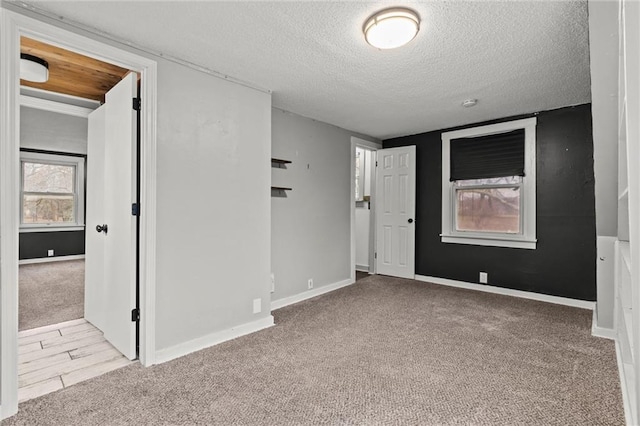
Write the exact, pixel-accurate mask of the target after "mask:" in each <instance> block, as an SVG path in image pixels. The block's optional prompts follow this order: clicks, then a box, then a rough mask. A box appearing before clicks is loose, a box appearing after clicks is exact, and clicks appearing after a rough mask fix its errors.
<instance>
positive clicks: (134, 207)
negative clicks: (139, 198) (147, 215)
mask: <svg viewBox="0 0 640 426" xmlns="http://www.w3.org/2000/svg"><path fill="white" fill-rule="evenodd" d="M131 216H140V204H138V203H133V204H131Z"/></svg>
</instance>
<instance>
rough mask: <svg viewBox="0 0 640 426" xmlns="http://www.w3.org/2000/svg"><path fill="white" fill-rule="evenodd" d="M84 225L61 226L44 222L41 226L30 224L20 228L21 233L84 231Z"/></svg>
mask: <svg viewBox="0 0 640 426" xmlns="http://www.w3.org/2000/svg"><path fill="white" fill-rule="evenodd" d="M84 229H85V226H84V225H72V226H60V225H47V224H42V225H40V226H37V227H36V226H30V227H28V228H20V233H21V234H29V233H31V232H65V231H84Z"/></svg>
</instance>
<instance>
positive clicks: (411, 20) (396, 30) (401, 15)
mask: <svg viewBox="0 0 640 426" xmlns="http://www.w3.org/2000/svg"><path fill="white" fill-rule="evenodd" d="M419 29H420V17H419V16H418V14H417V13H416V12H414V11H413V10H411V9H405V8H392V9H385V10H381V11H380V12H378V13H376V14H375V15H373V16H372V17H371V18H369V19H367V22H366V23H365V24H364V27H363V28H362V31H363V32H364V38H365V40H367V43H369V44H370V45H372V46H373V47H377V48H378V49H394V48H396V47H400V46H404V45H405V44H407V43H409V42H410V41H411V40H413V38H414V37H415V36H416V34H418V30H419Z"/></svg>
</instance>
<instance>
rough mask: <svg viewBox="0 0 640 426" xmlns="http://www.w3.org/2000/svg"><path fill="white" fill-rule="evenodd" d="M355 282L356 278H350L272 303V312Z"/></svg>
mask: <svg viewBox="0 0 640 426" xmlns="http://www.w3.org/2000/svg"><path fill="white" fill-rule="evenodd" d="M354 282H355V278H353V279H352V278H349V279H346V280H342V281H338V282H337V283H333V284H328V285H324V286H322V287H318V288H314V289H312V290H308V291H304V292H302V293H298V294H294V295H293V296H289V297H285V298H282V299H278V300H273V301H272V302H271V310H272V311H275V310H276V309H280V308H284V307H285V306H289V305H293V304H294V303H298V302H302V301H303V300H307V299H311V298H313V297H316V296H320V295H322V294H325V293H330V292H332V291H334V290H338V289H340V288H342V287H346V286H348V285H351V284H353V283H354Z"/></svg>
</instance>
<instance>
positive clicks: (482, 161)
mask: <svg viewBox="0 0 640 426" xmlns="http://www.w3.org/2000/svg"><path fill="white" fill-rule="evenodd" d="M442 141H443V176H442V180H443V229H442V237H443V241H444V242H462V243H466V244H482V245H499V246H501V245H503V244H502V243H498V242H496V241H505V240H510V239H515V240H518V241H524V240H526V241H527V242H531V241H532V240H535V118H532V119H525V120H517V121H513V122H506V123H499V124H494V125H488V126H482V127H477V128H472V129H463V130H459V131H453V132H445V133H443V134H442ZM532 164H533V167H532ZM529 178H530V179H529ZM487 238H490V239H492V241H490V243H488V244H484V243H478V242H477V241H479V240H483V239H487ZM451 239H453V241H450V240H451ZM470 241H471V242H470ZM474 241H476V242H474ZM485 242H486V241H485ZM518 244H519V243H518ZM518 244H516V245H515V246H517V247H520V245H518ZM505 246H511V245H509V244H505ZM523 246H526V247H524V248H535V241H534V246H533V247H531V246H530V244H524V245H523Z"/></svg>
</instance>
